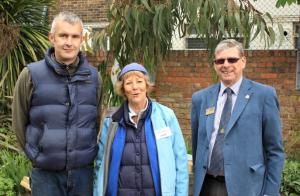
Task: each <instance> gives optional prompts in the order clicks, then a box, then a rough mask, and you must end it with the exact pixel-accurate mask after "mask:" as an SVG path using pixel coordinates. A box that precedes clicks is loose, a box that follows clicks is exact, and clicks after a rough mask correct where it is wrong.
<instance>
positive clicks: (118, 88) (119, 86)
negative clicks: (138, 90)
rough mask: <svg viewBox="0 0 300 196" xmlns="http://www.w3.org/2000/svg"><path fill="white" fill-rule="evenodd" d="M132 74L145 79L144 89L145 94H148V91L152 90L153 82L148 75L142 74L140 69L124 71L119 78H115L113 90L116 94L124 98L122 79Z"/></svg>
mask: <svg viewBox="0 0 300 196" xmlns="http://www.w3.org/2000/svg"><path fill="white" fill-rule="evenodd" d="M132 75H136V76H138V77H142V78H144V79H145V81H146V91H147V96H149V93H150V92H151V91H152V89H153V86H154V84H153V83H151V82H150V78H149V76H148V75H145V74H143V73H142V72H140V71H130V72H127V73H125V74H124V75H123V76H122V78H121V80H117V82H116V84H115V92H116V94H117V95H119V96H122V97H124V98H125V99H127V98H126V96H125V90H124V80H125V79H127V78H128V77H130V76H132Z"/></svg>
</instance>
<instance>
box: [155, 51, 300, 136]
mask: <svg viewBox="0 0 300 196" xmlns="http://www.w3.org/2000/svg"><path fill="white" fill-rule="evenodd" d="M246 55H247V65H246V69H245V76H246V77H247V78H249V79H253V80H255V81H258V82H261V83H265V84H268V85H271V86H273V87H275V89H276V90H277V94H278V97H279V102H280V105H281V118H282V122H283V130H284V137H285V138H288V136H289V135H290V134H291V133H292V132H293V131H295V130H298V131H300V91H297V90H295V86H296V84H295V81H296V78H295V77H296V60H297V58H296V51H290V50H284V51H273V50H268V51H247V52H246ZM162 65H163V66H160V67H159V69H158V71H157V76H156V99H157V100H158V101H159V102H161V103H163V104H165V105H167V106H169V107H171V108H173V109H174V110H175V113H176V115H177V117H178V119H179V122H180V125H181V128H182V129H183V132H184V134H185V135H190V106H191V104H190V103H191V95H192V93H193V92H194V91H196V90H200V89H202V88H205V87H207V86H209V85H211V84H213V83H214V81H215V80H214V79H213V78H215V73H214V71H213V68H212V67H211V66H210V65H209V64H208V63H207V52H205V51H172V52H171V53H170V56H169V58H168V59H167V60H166V61H165V62H164V63H162Z"/></svg>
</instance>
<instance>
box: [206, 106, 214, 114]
mask: <svg viewBox="0 0 300 196" xmlns="http://www.w3.org/2000/svg"><path fill="white" fill-rule="evenodd" d="M213 113H215V107H211V108H207V109H206V111H205V115H206V116H207V115H211V114H213Z"/></svg>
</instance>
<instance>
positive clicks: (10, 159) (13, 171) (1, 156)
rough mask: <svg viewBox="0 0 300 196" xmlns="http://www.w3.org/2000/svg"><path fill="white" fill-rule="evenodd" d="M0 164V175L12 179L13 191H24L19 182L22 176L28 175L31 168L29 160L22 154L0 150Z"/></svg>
mask: <svg viewBox="0 0 300 196" xmlns="http://www.w3.org/2000/svg"><path fill="white" fill-rule="evenodd" d="M0 165H1V167H0V173H1V175H2V176H5V177H6V178H9V179H11V180H12V181H13V184H14V190H15V192H17V193H24V192H25V190H24V188H23V187H21V185H20V182H21V180H22V178H23V176H25V175H26V176H28V175H29V171H30V169H31V163H30V162H29V160H28V159H27V158H26V157H25V156H24V155H23V154H20V153H15V152H11V151H7V150H1V151H0Z"/></svg>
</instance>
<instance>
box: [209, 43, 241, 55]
mask: <svg viewBox="0 0 300 196" xmlns="http://www.w3.org/2000/svg"><path fill="white" fill-rule="evenodd" d="M229 48H236V49H238V51H239V53H240V57H242V56H244V49H243V45H242V43H240V42H238V41H236V40H235V39H225V40H222V41H221V42H220V43H219V44H218V45H217V47H216V49H215V56H216V55H217V54H218V53H219V52H222V51H224V50H227V49H229Z"/></svg>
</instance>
